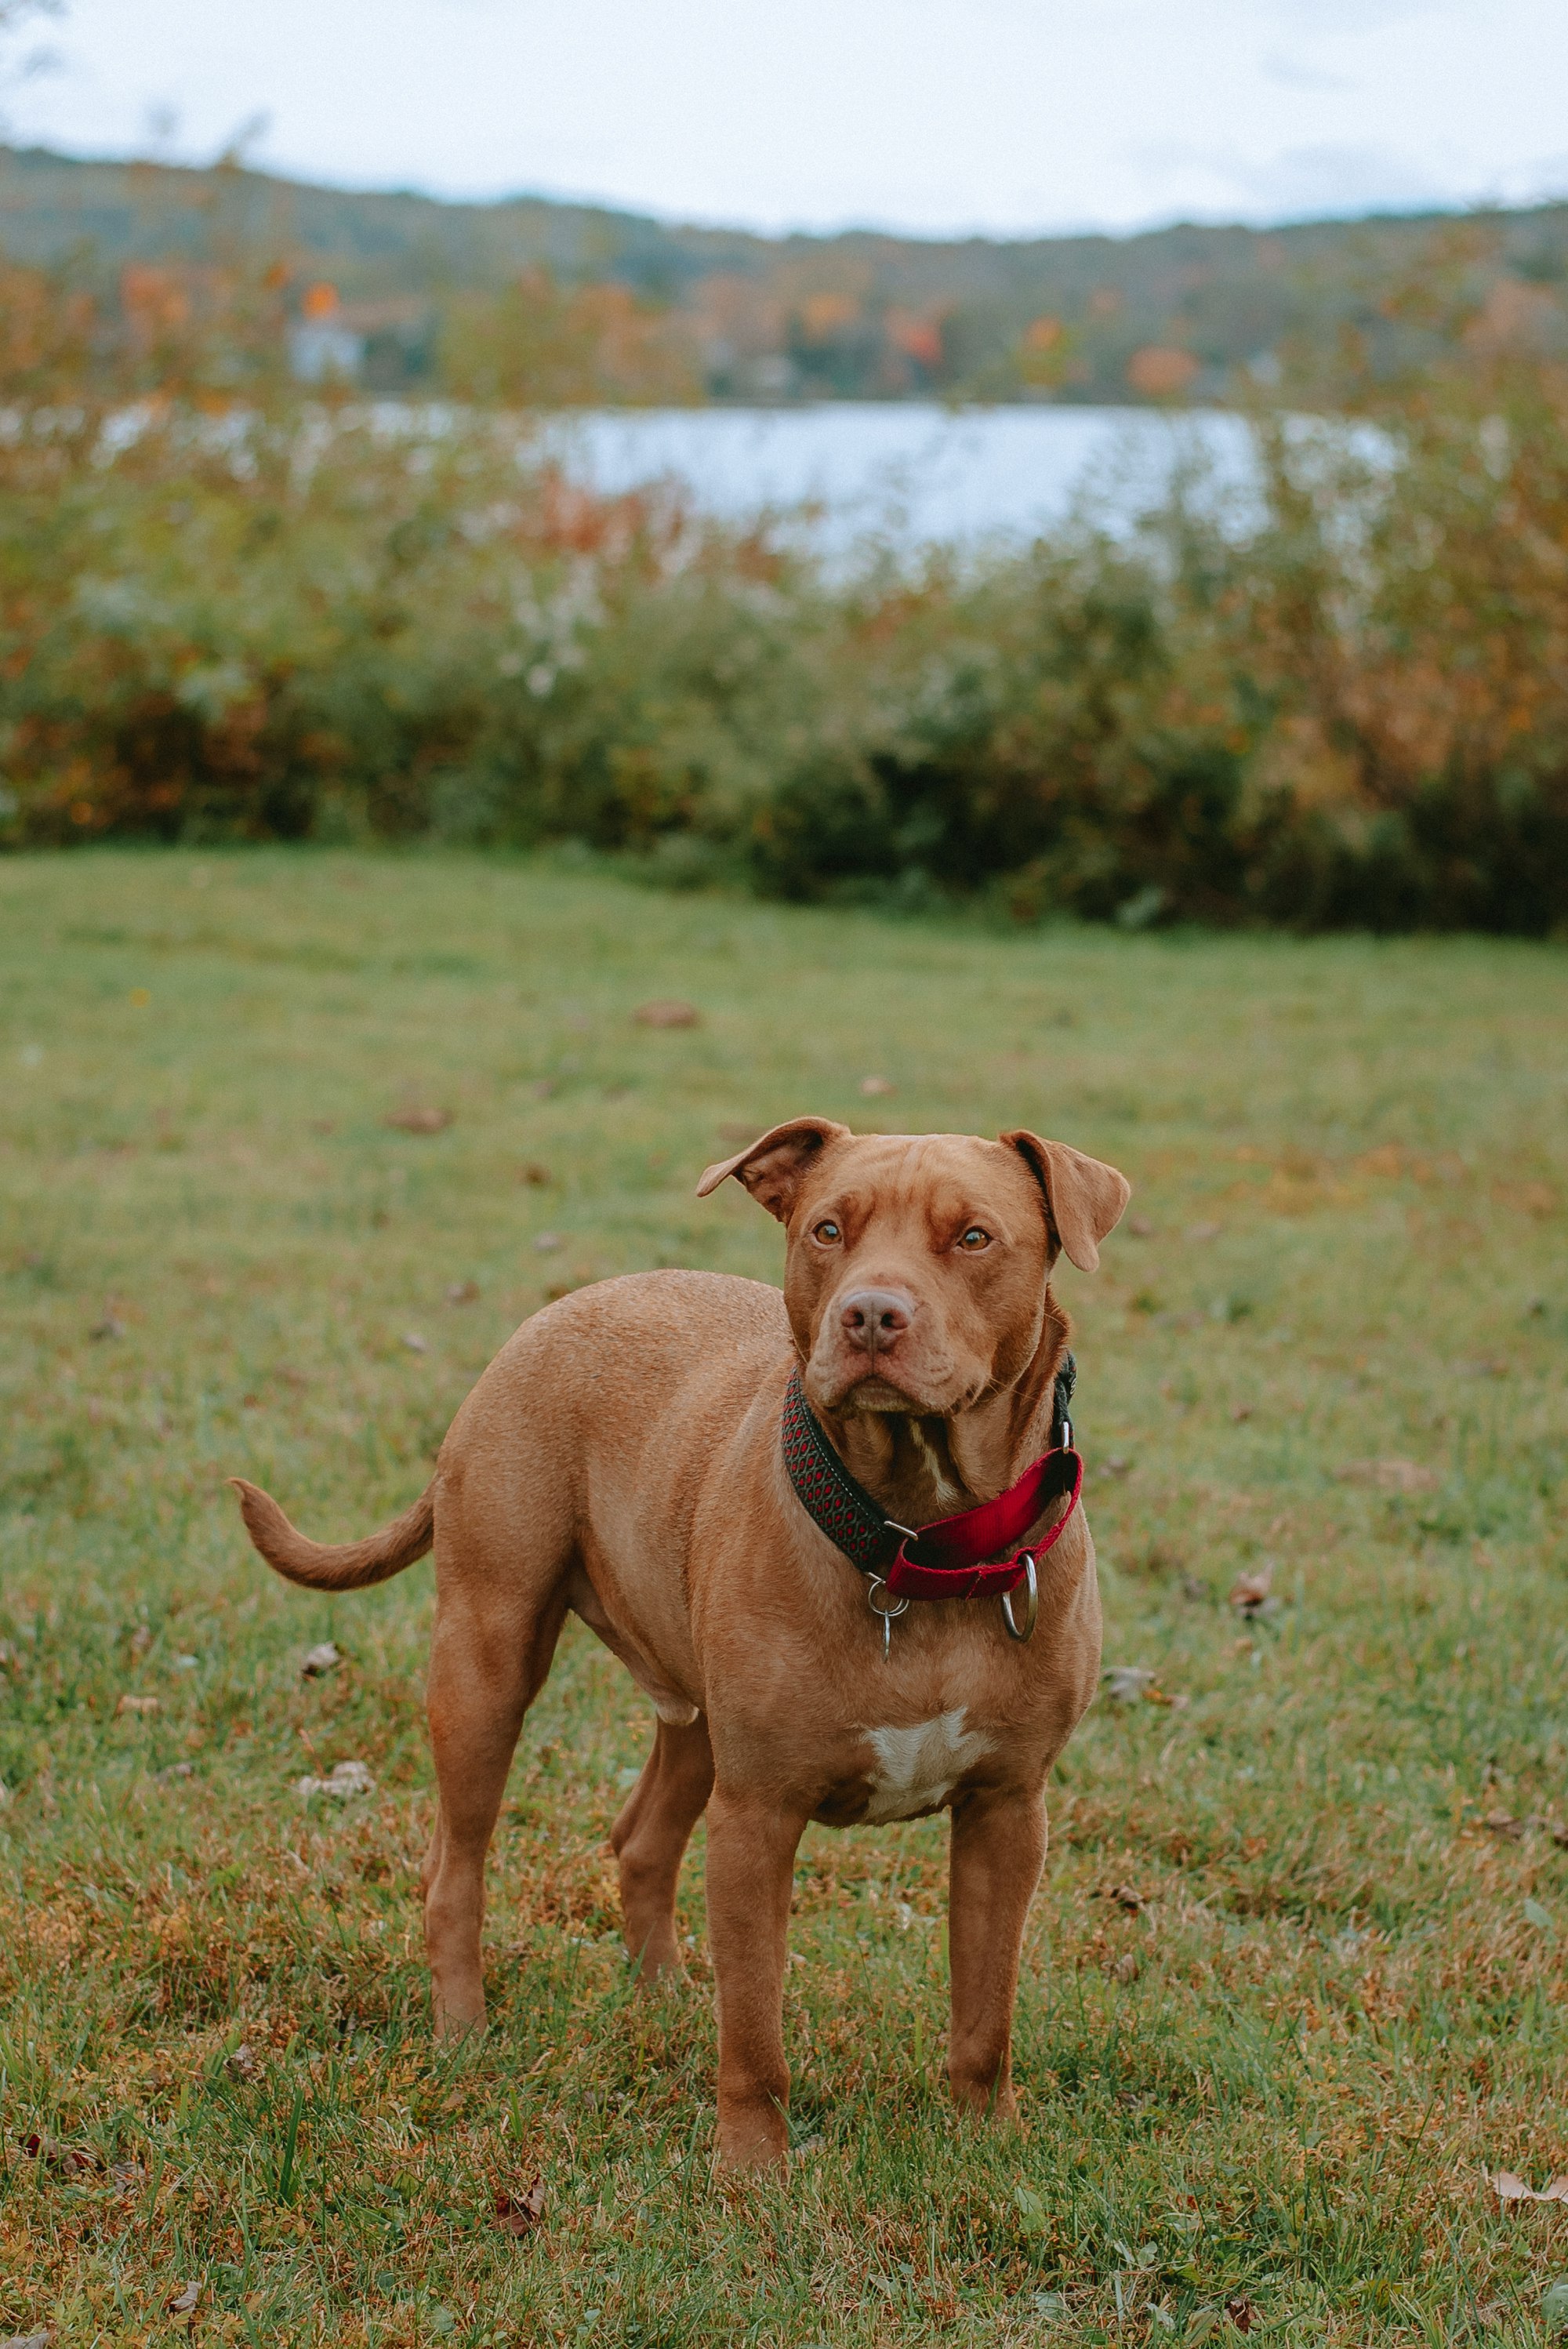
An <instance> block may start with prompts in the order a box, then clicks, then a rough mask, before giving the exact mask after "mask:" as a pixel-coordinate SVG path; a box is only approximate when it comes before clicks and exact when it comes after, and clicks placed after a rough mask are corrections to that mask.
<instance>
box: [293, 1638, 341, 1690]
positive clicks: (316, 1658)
mask: <svg viewBox="0 0 1568 2349" xmlns="http://www.w3.org/2000/svg"><path fill="white" fill-rule="evenodd" d="M342 1661H343V1657H342V1655H341V1653H340V1652H339V1651H338V1648H337V1645H336V1643H335V1641H334V1640H323V1641H322V1642H321V1645H320V1646H319V1647H317V1648H307V1649H306V1650H305V1651H304V1655H303V1656H302V1657H301V1658H300V1667H299V1668H300V1671H301V1672H302V1673H303V1675H304V1678H305V1679H306V1680H307V1681H315V1680H319V1679H320V1678H321V1676H322V1674H323V1672H330V1671H335V1670H336V1668H337V1666H338V1665H339V1664H340V1663H341V1662H342Z"/></svg>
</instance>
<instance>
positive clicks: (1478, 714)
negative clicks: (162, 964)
mask: <svg viewBox="0 0 1568 2349" xmlns="http://www.w3.org/2000/svg"><path fill="white" fill-rule="evenodd" d="M143 274H144V275H145V276H147V277H148V280H149V283H148V284H147V285H139V287H137V288H132V289H130V296H129V299H128V300H127V302H126V303H125V304H124V305H122V308H123V315H121V316H119V317H117V318H113V319H111V318H108V317H106V316H103V315H101V314H100V312H99V311H98V309H96V308H95V306H94V305H93V303H92V302H91V301H90V300H89V299H88V297H87V296H86V295H83V294H79V293H76V292H73V291H72V290H71V288H70V287H69V286H68V285H65V284H63V283H58V282H56V281H53V280H47V279H45V278H43V277H40V276H38V275H36V274H32V273H28V272H26V271H22V270H19V269H12V270H9V271H7V272H5V274H4V277H3V280H0V339H3V347H4V369H3V379H0V410H3V413H0V490H3V492H4V495H3V498H0V785H3V792H4V796H3V797H0V811H3V813H0V837H4V838H5V839H6V840H8V841H9V842H10V843H13V844H26V843H41V842H60V841H67V840H72V839H86V838H93V837H101V836H103V835H106V834H119V835H136V834H145V835H153V836H158V837H162V838H176V837H178V838H185V839H191V838H204V839H211V838H216V837H231V838H232V837H266V836H292V837H305V836H315V837H333V838H339V839H341V838H345V837H354V836H365V835H368V834H380V835H396V836H400V837H406V838H409V839H413V838H426V839H462V840H467V841H472V842H481V843H519V844H526V843H539V842H542V841H547V840H552V839H557V840H559V839H567V838H570V839H575V840H580V841H583V842H586V843H591V844H592V845H593V846H594V847H596V848H599V849H602V850H605V851H614V852H619V853H625V854H635V855H640V856H644V857H646V858H647V859H648V860H649V861H650V869H651V870H653V871H654V872H655V873H657V874H663V875H665V876H666V877H667V878H669V879H671V880H672V881H679V880H683V879H684V880H690V881H700V880H702V879H704V878H706V877H717V876H722V875H729V876H733V877H738V878H744V879H746V880H748V882H749V883H750V884H751V885H755V886H758V887H759V888H762V889H764V890H767V891H769V892H773V893H780V894H785V895H798V896H808V895H854V896H860V897H877V896H882V897H888V898H892V899H893V900H904V901H910V902H913V901H929V900H931V899H932V898H934V897H937V896H941V895H965V896H970V897H980V898H984V899H986V900H988V901H990V902H992V903H994V904H995V905H996V906H998V907H999V908H1002V909H1005V910H1006V912H1008V913H1010V914H1011V915H1013V916H1016V918H1018V919H1020V920H1033V919H1037V918H1039V917H1041V916H1047V915H1049V914H1051V913H1052V912H1055V911H1058V910H1066V911H1073V912H1076V913H1078V914H1080V915H1083V916H1090V917H1111V916H1114V917H1118V918H1120V919H1121V920H1123V921H1126V922H1129V923H1132V924H1140V923H1145V922H1150V921H1154V920H1168V919H1175V918H1201V919H1203V920H1208V921H1222V922H1223V921H1267V922H1276V923H1292V924H1298V925H1312V926H1334V925H1346V924H1354V925H1360V926H1373V927H1378V928H1405V927H1414V926H1443V927H1451V926H1473V927H1480V928H1486V929H1493V930H1505V931H1520V932H1531V933H1541V932H1545V931H1549V930H1552V929H1553V928H1554V927H1556V926H1560V925H1562V924H1563V922H1564V921H1568V370H1564V368H1563V366H1562V364H1561V363H1560V362H1559V361H1558V360H1557V359H1556V358H1554V357H1552V356H1551V355H1549V354H1543V353H1542V352H1540V351H1532V350H1530V349H1528V348H1521V347H1514V346H1513V345H1511V344H1510V343H1508V341H1507V339H1506V337H1505V338H1503V339H1502V340H1501V342H1500V343H1498V344H1497V345H1496V347H1493V346H1492V345H1491V344H1489V343H1487V342H1486V341H1485V340H1484V338H1482V339H1480V340H1477V339H1476V338H1474V337H1472V338H1471V339H1470V341H1469V342H1467V341H1466V340H1465V338H1464V336H1462V334H1461V335H1459V336H1456V337H1455V338H1454V339H1453V343H1452V349H1453V354H1454V356H1453V357H1452V358H1451V359H1450V360H1449V361H1445V362H1444V363H1443V364H1441V365H1440V366H1436V367H1431V368H1429V369H1428V370H1427V371H1426V372H1425V373H1424V374H1423V375H1421V376H1420V377H1419V378H1413V379H1409V380H1405V381H1401V382H1398V383H1395V384H1388V383H1373V382H1372V381H1371V380H1370V378H1367V379H1366V380H1361V379H1358V378H1357V374H1356V370H1355V367H1354V364H1353V361H1352V363H1347V364H1346V367H1344V369H1342V372H1341V376H1340V379H1339V398H1338V408H1339V415H1338V417H1337V418H1336V420H1335V421H1334V422H1333V423H1332V424H1328V423H1321V424H1318V425H1310V424H1306V423H1304V421H1303V419H1302V418H1301V416H1300V414H1299V413H1296V414H1294V415H1293V414H1291V413H1289V412H1287V410H1286V409H1285V408H1284V406H1281V407H1280V408H1278V409H1274V410H1273V411H1270V412H1266V413H1265V412H1261V411H1260V412H1259V413H1258V414H1257V417H1256V419H1255V444H1256V450H1257V484H1256V490H1255V493H1253V494H1250V495H1249V497H1248V499H1247V501H1246V510H1245V512H1242V513H1237V512H1234V511H1233V512H1231V513H1230V514H1229V515H1227V514H1225V513H1224V512H1222V511H1221V510H1220V509H1219V508H1218V507H1217V506H1216V504H1215V502H1214V501H1213V500H1212V499H1210V498H1206V497H1204V496H1202V495H1198V494H1193V493H1192V491H1191V485H1188V486H1187V487H1186V488H1184V489H1179V490H1178V491H1177V492H1174V493H1173V494H1172V496H1171V501H1170V502H1169V504H1168V505H1167V507H1166V508H1165V509H1164V510H1163V511H1162V512H1159V513H1157V514H1152V515H1150V516H1149V517H1148V518H1146V521H1145V523H1144V524H1143V526H1142V527H1141V528H1140V529H1139V530H1137V531H1135V532H1129V531H1127V530H1125V529H1122V530H1119V531H1112V530H1109V529H1097V528H1095V527H1094V526H1093V525H1092V523H1080V524H1078V525H1076V526H1075V527H1074V528H1073V529H1072V530H1070V531H1064V532H1063V533H1061V534H1060V535H1059V536H1058V537H1057V538H1056V539H1054V540H1047V541H1045V542H1042V543H1038V544H1036V545H1034V546H1032V547H1030V548H1028V549H1027V550H1026V551H1022V552H1018V553H1016V554H993V555H989V556H986V557H985V558H984V559H978V558H967V557H965V558H960V557H958V556H956V555H954V554H945V553H937V554H932V555H931V556H929V557H927V558H924V559H923V560H922V561H920V562H919V563H911V562H903V563H896V564H895V563H893V562H892V561H891V560H888V559H885V558H884V559H883V560H882V562H881V563H877V562H873V561H870V560H868V562H867V564H866V565H865V567H864V568H863V569H862V570H861V573H860V574H858V575H856V576H854V577H852V578H845V577H843V576H841V575H832V574H827V573H825V572H823V571H822V570H821V569H820V568H818V567H816V566H814V565H813V564H812V563H811V562H810V560H808V559H807V558H805V557H803V556H802V555H800V554H799V553H790V552H789V551H786V550H785V549H784V548H783V547H782V546H781V545H780V544H779V543H777V542H775V541H773V540H771V539H770V538H769V535H768V533H766V532H764V531H761V530H758V531H756V532H751V533H738V532H735V531H733V530H725V529H721V528H719V527H717V526H716V525H710V524H707V523H701V522H699V521H698V520H697V519H696V518H695V517H694V516H693V515H692V514H691V513H689V512H685V511H683V510H682V509H681V508H680V506H679V505H678V503H677V502H675V501H674V500H673V499H672V498H671V497H669V496H666V495H665V494H664V493H657V494H650V495H646V496H640V497H629V498H619V499H614V500H604V499H598V498H594V497H593V496H591V495H589V494H587V493H585V492H582V491H580V490H577V489H574V488H573V487H571V486H570V485H569V484H568V483H567V482H566V481H563V480H562V478H561V476H560V475H559V473H557V472H556V471H553V470H552V468H551V467H550V466H548V465H546V464H543V463H542V462H540V461H538V460H537V459H536V458H535V457H534V456H532V455H531V446H530V441H529V437H528V428H527V425H526V422H525V421H524V420H522V419H520V417H519V416H518V415H517V414H516V413H514V412H511V411H503V410H500V409H494V408H485V407H480V406H469V407H465V408H461V409H457V408H451V409H441V410H432V411H429V412H427V413H424V414H417V413H409V412H407V411H390V410H386V409H374V408H368V407H366V406H363V405H357V406H356V405H355V404H353V403H352V402H350V401H348V400H346V399H334V398H330V397H326V398H324V397H322V396H320V395H315V396H313V397H312V398H309V399H306V398H304V396H302V395H301V394H300V393H299V392H298V391H297V390H296V389H294V388H291V387H290V386H289V385H288V384H287V383H286V382H285V381H284V380H283V378H282V377H281V374H280V372H279V370H278V368H277V367H276V365H275V362H274V359H273V354H274V353H275V352H276V351H278V350H279V349H281V347H282V344H281V336H280V334H279V332H278V322H277V319H276V317H275V316H274V314H273V293H272V291H271V289H270V288H269V285H268V282H267V280H266V278H265V277H264V275H263V276H259V277H258V278H256V279H255V280H254V282H251V281H248V280H246V279H245V278H244V277H243V275H242V274H241V273H235V274H233V275H232V276H231V277H228V278H223V277H221V276H220V275H218V274H213V275H212V276H211V279H210V281H209V282H207V283H205V284H204V285H198V286H197V287H196V288H195V289H194V291H192V290H191V289H190V288H189V287H179V288H174V289H172V290H170V287H168V286H162V287H161V288H160V285H156V284H153V283H152V282H151V281H152V279H153V278H154V277H155V276H156V273H143ZM630 330H631V329H630V328H628V331H630ZM478 364H479V361H478V358H476V367H478Z"/></svg>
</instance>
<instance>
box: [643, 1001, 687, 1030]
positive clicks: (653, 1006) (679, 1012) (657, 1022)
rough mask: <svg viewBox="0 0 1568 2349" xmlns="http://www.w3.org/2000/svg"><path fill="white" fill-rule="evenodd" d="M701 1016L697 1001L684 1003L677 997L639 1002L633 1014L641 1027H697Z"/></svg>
mask: <svg viewBox="0 0 1568 2349" xmlns="http://www.w3.org/2000/svg"><path fill="white" fill-rule="evenodd" d="M699 1016H700V1015H699V1014H698V1011H697V1008H696V1004H695V1003H683V1002H681V1001H680V1000H679V999H677V998H675V997H671V998H669V999H667V1000H665V999H661V1000H659V1001H657V1002H654V1003H639V1004H638V1006H637V1008H636V1009H635V1010H634V1012H633V1014H632V1018H633V1019H634V1021H635V1022H636V1024H637V1026H638V1027H639V1028H695V1027H696V1025H697V1022H698V1019H699Z"/></svg>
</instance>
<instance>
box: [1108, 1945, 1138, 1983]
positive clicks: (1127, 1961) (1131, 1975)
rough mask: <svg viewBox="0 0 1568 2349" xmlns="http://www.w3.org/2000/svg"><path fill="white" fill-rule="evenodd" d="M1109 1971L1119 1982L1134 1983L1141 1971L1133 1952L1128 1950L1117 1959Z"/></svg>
mask: <svg viewBox="0 0 1568 2349" xmlns="http://www.w3.org/2000/svg"><path fill="white" fill-rule="evenodd" d="M1110 1971H1111V1972H1112V1973H1113V1974H1114V1976H1115V1977H1116V1979H1117V1981H1118V1982H1136V1981H1137V1980H1138V1977H1139V1973H1140V1971H1141V1969H1140V1966H1139V1962H1138V1959H1137V1956H1136V1954H1135V1952H1134V1951H1131V1950H1128V1951H1125V1952H1124V1954H1123V1955H1122V1956H1121V1957H1119V1958H1118V1960H1117V1961H1116V1963H1115V1965H1113V1966H1112V1968H1111V1970H1110Z"/></svg>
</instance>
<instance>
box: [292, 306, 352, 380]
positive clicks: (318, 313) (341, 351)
mask: <svg viewBox="0 0 1568 2349" xmlns="http://www.w3.org/2000/svg"><path fill="white" fill-rule="evenodd" d="M364 363H365V336H363V335H362V334H360V333H358V332H357V331H356V328H354V327H353V326H350V325H349V324H348V322H347V320H346V317H345V316H344V312H343V305H342V304H341V302H339V300H338V298H337V288H336V286H335V285H307V286H306V288H305V291H304V300H303V301H302V302H301V304H300V315H299V316H298V318H297V319H296V320H295V321H294V325H293V326H291V327H290V328H289V366H290V367H291V368H292V369H293V371H294V378H295V380H296V381H297V382H299V383H328V382H331V381H333V380H334V379H336V380H339V381H346V382H349V383H352V382H354V381H355V380H356V378H357V377H358V374H359V370H360V368H361V367H363V365H364Z"/></svg>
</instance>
